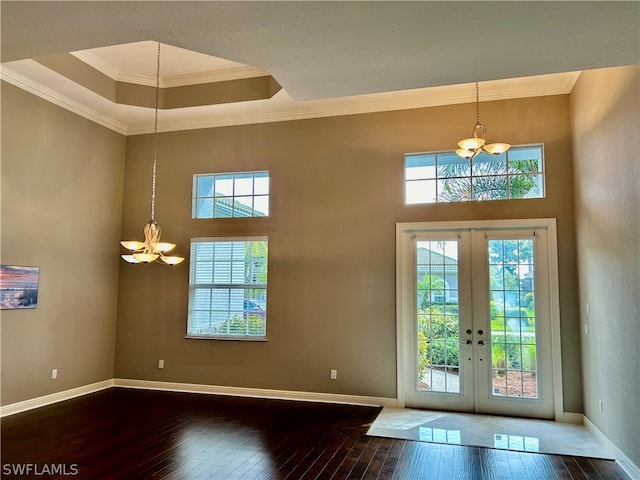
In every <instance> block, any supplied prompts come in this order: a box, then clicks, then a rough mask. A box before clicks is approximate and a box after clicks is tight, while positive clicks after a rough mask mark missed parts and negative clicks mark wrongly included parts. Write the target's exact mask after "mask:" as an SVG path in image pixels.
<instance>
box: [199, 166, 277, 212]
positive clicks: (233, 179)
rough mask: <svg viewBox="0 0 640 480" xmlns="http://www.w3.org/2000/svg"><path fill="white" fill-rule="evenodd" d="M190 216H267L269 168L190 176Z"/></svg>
mask: <svg viewBox="0 0 640 480" xmlns="http://www.w3.org/2000/svg"><path fill="white" fill-rule="evenodd" d="M192 209H193V213H192V216H193V218H230V217H266V216H268V215H269V172H266V171H262V172H236V173H208V174H197V175H194V176H193V207H192Z"/></svg>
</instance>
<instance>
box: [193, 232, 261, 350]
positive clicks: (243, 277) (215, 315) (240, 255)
mask: <svg viewBox="0 0 640 480" xmlns="http://www.w3.org/2000/svg"><path fill="white" fill-rule="evenodd" d="M267 259H268V242H267V239H266V238H251V239H238V240H235V239H234V240H230V239H215V238H205V239H194V240H192V241H191V265H190V274H189V315H188V320H187V336H189V337H200V338H235V339H248V340H251V339H264V338H266V335H267Z"/></svg>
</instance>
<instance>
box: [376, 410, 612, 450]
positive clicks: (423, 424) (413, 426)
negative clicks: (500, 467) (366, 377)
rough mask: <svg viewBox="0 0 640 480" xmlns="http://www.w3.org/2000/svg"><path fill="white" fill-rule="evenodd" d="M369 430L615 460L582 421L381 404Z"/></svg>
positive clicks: (383, 434) (418, 438) (419, 438)
mask: <svg viewBox="0 0 640 480" xmlns="http://www.w3.org/2000/svg"><path fill="white" fill-rule="evenodd" d="M367 435H371V436H374V437H387V438H398V439H403V440H414V441H423V442H433V443H444V444H451V445H465V446H473V447H486V448H497V449H502V450H514V451H520V452H539V453H551V454H559V455H574V456H584V457H593V458H603V459H614V458H615V456H614V454H613V452H612V451H611V449H610V448H609V447H607V446H606V445H604V444H603V443H602V442H600V441H599V440H598V439H597V438H596V437H595V436H594V435H593V434H592V433H590V432H589V431H588V430H587V428H586V427H584V426H583V425H574V424H568V423H559V422H553V421H549V420H533V419H523V418H512V417H498V416H491V415H474V414H467V413H451V412H437V411H429V410H415V409H409V408H387V407H385V408H384V409H383V410H382V412H381V413H380V415H378V417H377V418H376V420H375V422H374V423H373V425H371V428H370V429H369V431H368V432H367Z"/></svg>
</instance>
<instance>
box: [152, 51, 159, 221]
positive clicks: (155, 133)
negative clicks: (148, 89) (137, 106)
mask: <svg viewBox="0 0 640 480" xmlns="http://www.w3.org/2000/svg"><path fill="white" fill-rule="evenodd" d="M159 97H160V42H158V57H157V63H156V106H155V114H154V120H153V173H152V175H151V220H154V221H155V213H156V164H157V161H158V103H159V102H158V100H159Z"/></svg>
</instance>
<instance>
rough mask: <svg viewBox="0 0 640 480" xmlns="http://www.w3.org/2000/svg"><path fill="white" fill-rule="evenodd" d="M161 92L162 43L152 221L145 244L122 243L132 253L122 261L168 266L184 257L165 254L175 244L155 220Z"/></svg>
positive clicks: (158, 65) (157, 91)
mask: <svg viewBox="0 0 640 480" xmlns="http://www.w3.org/2000/svg"><path fill="white" fill-rule="evenodd" d="M159 92H160V42H158V59H157V68H156V107H155V119H154V124H153V173H152V177H151V220H149V223H147V224H146V225H145V226H144V242H139V241H137V240H125V241H122V242H120V245H122V246H123V247H124V248H126V249H127V250H129V251H130V252H131V253H130V254H127V255H121V257H122V259H123V260H125V261H126V262H129V263H151V262H154V261H158V262H164V263H166V264H167V265H177V264H179V263H180V262H182V261H183V260H184V257H178V256H167V255H165V253H167V252H168V251H170V250H171V249H173V248H174V247H175V246H176V245H175V243H166V242H161V241H160V234H161V233H162V230H161V229H160V226H159V225H158V224H157V223H156V220H155V209H156V205H155V203H156V164H157V156H158V155H157V153H158V97H159Z"/></svg>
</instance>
